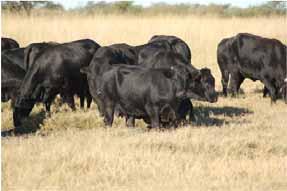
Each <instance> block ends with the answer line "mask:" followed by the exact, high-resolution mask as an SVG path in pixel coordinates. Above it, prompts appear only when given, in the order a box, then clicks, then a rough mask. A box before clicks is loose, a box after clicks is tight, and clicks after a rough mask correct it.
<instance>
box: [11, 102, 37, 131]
mask: <svg viewBox="0 0 287 191" xmlns="http://www.w3.org/2000/svg"><path fill="white" fill-rule="evenodd" d="M34 104H35V102H34V101H29V100H25V99H21V98H19V97H18V98H17V100H16V102H15V107H14V108H13V122H14V127H15V128H18V127H20V126H21V124H22V120H23V119H24V118H26V117H27V116H29V114H30V112H31V111H32V109H33V106H34Z"/></svg>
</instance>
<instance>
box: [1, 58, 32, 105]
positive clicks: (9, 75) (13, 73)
mask: <svg viewBox="0 0 287 191" xmlns="http://www.w3.org/2000/svg"><path fill="white" fill-rule="evenodd" d="M25 73H26V72H25V70H23V68H21V67H20V66H19V65H18V64H15V63H14V62H12V61H11V59H10V58H9V57H7V56H6V55H5V54H4V53H2V54H1V101H2V102H6V101H9V100H10V99H11V100H12V101H11V105H12V107H13V106H14V103H15V100H16V97H17V95H18V94H19V88H20V85H21V82H22V80H23V78H24V76H25Z"/></svg>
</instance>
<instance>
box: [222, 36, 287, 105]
mask: <svg viewBox="0 0 287 191" xmlns="http://www.w3.org/2000/svg"><path fill="white" fill-rule="evenodd" d="M286 51H287V48H286V45H284V44H282V43H281V42H280V41H278V40H276V39H269V38H263V37H260V36H256V35H253V34H248V33H239V34H237V35H236V36H234V37H231V38H227V39H223V40H222V41H221V42H220V43H219V45H218V48H217V60H218V65H219V67H220V70H221V73H222V80H221V81H222V87H223V94H224V95H225V96H226V95H227V85H228V80H229V75H230V87H231V91H232V94H233V95H235V94H237V93H238V90H239V88H240V85H241V83H242V82H243V81H244V79H245V78H249V79H251V80H253V81H255V80H260V81H261V82H262V83H263V84H264V85H265V87H266V88H267V89H268V91H269V92H270V95H271V101H272V102H275V101H276V99H277V98H278V97H279V95H280V94H281V95H282V96H283V97H284V98H285V101H286V95H285V94H286V88H287V87H286V83H285V82H284V79H286V65H287V64H286ZM265 91H266V90H265ZM286 102H287V101H286Z"/></svg>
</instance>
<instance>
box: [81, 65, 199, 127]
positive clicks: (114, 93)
mask: <svg viewBox="0 0 287 191" xmlns="http://www.w3.org/2000/svg"><path fill="white" fill-rule="evenodd" d="M82 72H84V73H86V74H87V77H88V82H89V88H90V92H91V94H92V96H93V98H95V99H96V100H97V101H96V102H97V104H98V106H99V109H100V112H101V113H102V114H103V115H104V122H105V124H106V125H108V126H111V125H112V123H113V116H114V111H115V108H120V113H122V114H123V115H124V116H128V117H129V116H131V117H134V118H143V119H146V120H150V122H151V127H153V128H154V127H159V126H160V121H162V120H163V121H166V120H171V121H174V120H175V119H176V117H175V115H176V112H175V111H176V108H178V104H179V103H180V102H179V101H178V100H181V99H186V97H189V91H188V89H187V88H188V86H187V79H188V73H184V72H182V73H180V72H181V71H179V70H177V69H176V68H171V69H154V68H143V67H141V66H129V65H121V64H118V65H111V64H109V63H102V62H100V60H99V62H91V64H90V66H89V67H86V68H83V69H82ZM194 76H196V75H194ZM161 116H162V117H161ZM161 118H162V119H161Z"/></svg>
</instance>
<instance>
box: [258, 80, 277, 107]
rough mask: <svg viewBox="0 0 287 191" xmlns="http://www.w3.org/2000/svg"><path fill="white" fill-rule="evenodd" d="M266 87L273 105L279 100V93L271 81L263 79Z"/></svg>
mask: <svg viewBox="0 0 287 191" xmlns="http://www.w3.org/2000/svg"><path fill="white" fill-rule="evenodd" d="M262 81H263V83H264V85H265V86H266V88H267V89H268V90H269V94H270V97H271V103H273V102H274V103H275V102H276V99H277V91H276V88H275V87H274V85H273V84H272V83H271V81H270V80H268V79H263V80H262Z"/></svg>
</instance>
